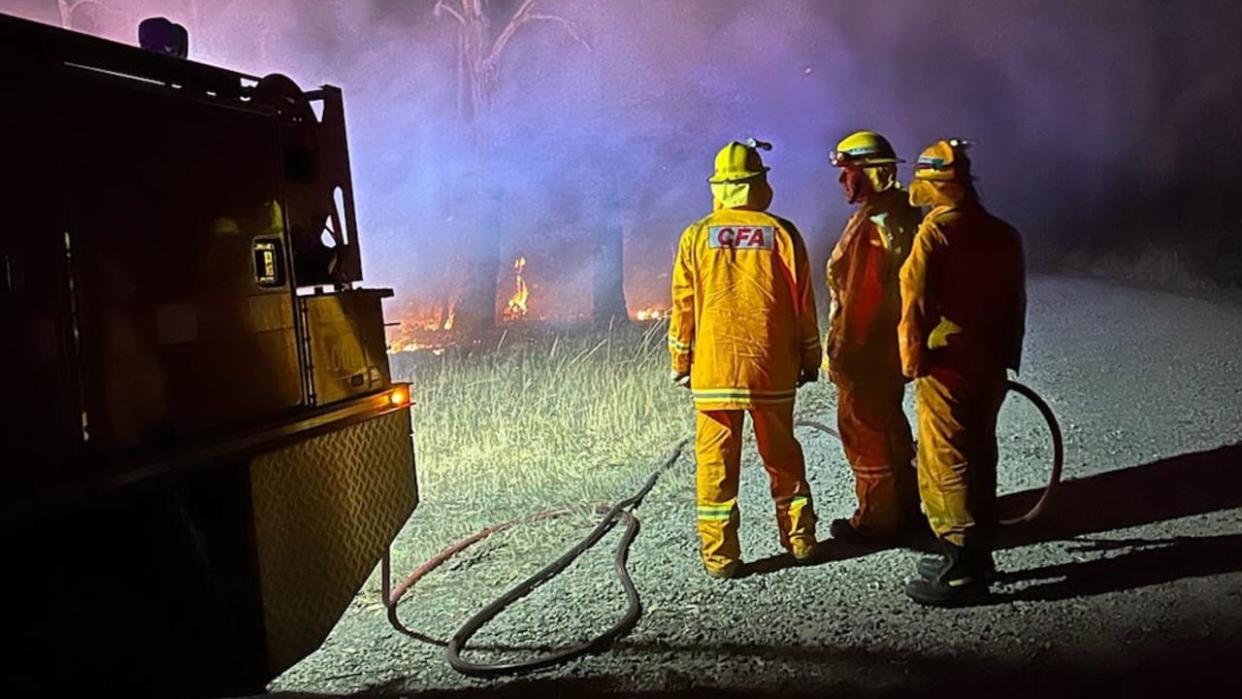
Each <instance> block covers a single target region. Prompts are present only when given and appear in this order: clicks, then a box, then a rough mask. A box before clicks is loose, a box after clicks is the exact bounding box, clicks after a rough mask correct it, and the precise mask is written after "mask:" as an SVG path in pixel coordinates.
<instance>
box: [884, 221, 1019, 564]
mask: <svg viewBox="0 0 1242 699" xmlns="http://www.w3.org/2000/svg"><path fill="white" fill-rule="evenodd" d="M1025 284H1026V282H1025V263H1024V261H1023V254H1022V240H1021V237H1020V236H1019V234H1018V232H1017V231H1016V230H1014V228H1013V227H1011V226H1010V225H1009V224H1007V223H1005V222H1004V221H1002V220H1000V219H998V218H996V217H995V216H992V215H991V214H990V213H988V212H987V211H986V210H985V209H984V208H983V207H982V206H980V205H979V204H978V203H977V202H974V201H970V200H967V201H964V202H961V203H957V204H951V205H941V206H937V207H936V208H934V209H933V210H932V211H931V213H929V214H928V216H927V218H926V219H925V220H924V221H923V224H922V226H920V227H919V231H918V234H917V235H916V236H915V239H914V248H913V250H912V251H911V253H910V257H909V259H908V260H906V263H905V265H904V266H903V267H902V269H901V293H902V317H901V326H900V330H899V335H900V340H901V342H900V347H901V361H902V370H903V372H904V373H905V374H906V376H909V377H912V378H916V381H915V401H916V405H917V408H918V418H919V454H918V479H919V494H920V496H921V497H922V501H923V509H924V512H925V513H926V514H927V519H928V522H929V523H930V525H931V528H932V530H933V531H934V532H935V533H936V535H937V536H939V537H941V538H944V539H946V540H948V541H949V542H950V543H952V544H953V545H955V546H959V547H966V546H979V547H982V548H986V549H990V548H991V546H992V538H993V536H994V532H995V523H996V459H997V449H996V416H997V414H998V413H999V412H1000V406H1001V402H1002V401H1003V400H1004V397H1005V380H1006V377H1005V370H1006V368H1010V369H1014V370H1015V371H1016V370H1017V369H1018V367H1019V363H1020V361H1021V356H1022V336H1023V334H1024V331H1025V324H1026V290H1025Z"/></svg>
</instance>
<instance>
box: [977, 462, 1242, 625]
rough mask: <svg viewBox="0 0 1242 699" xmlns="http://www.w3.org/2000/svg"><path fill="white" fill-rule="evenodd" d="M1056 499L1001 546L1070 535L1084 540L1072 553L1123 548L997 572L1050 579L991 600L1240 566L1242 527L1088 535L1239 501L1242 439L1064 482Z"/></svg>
mask: <svg viewBox="0 0 1242 699" xmlns="http://www.w3.org/2000/svg"><path fill="white" fill-rule="evenodd" d="M1035 497H1038V494H1037V493H1031V492H1029V491H1028V492H1026V493H1018V494H1015V495H1012V496H1007V497H1004V498H1002V501H1001V507H1002V508H1003V509H1002V511H1004V510H1006V509H1016V507H1015V503H1018V502H1022V503H1025V502H1030V501H1031V500H1033V498H1035ZM1053 498H1054V499H1053V501H1052V507H1051V509H1050V510H1049V511H1048V512H1046V513H1045V514H1044V515H1043V516H1042V517H1040V518H1039V519H1038V520H1036V521H1035V522H1034V523H1031V524H1028V525H1023V526H1020V527H1013V528H1011V529H1006V530H1003V531H1002V533H1001V541H1000V545H1001V547H1003V548H1009V547H1015V546H1022V545H1025V544H1031V543H1037V542H1041V541H1055V540H1069V541H1075V542H1079V543H1081V544H1082V545H1081V546H1078V547H1076V548H1071V549H1070V552H1071V553H1074V552H1078V553H1082V552H1096V553H1098V552H1103V551H1110V550H1123V549H1124V550H1127V552H1126V553H1124V554H1122V555H1119V556H1114V557H1111V558H1099V559H1096V560H1092V561H1086V562H1072V563H1062V564H1057V565H1051V566H1044V567H1041V568H1032V569H1028V570H1022V571H1016V572H1006V573H1002V574H1001V576H1000V581H1001V582H1020V581H1041V580H1047V581H1048V582H1045V583H1039V584H1035V585H1033V586H1031V587H1028V588H1026V589H1023V590H1021V591H1019V592H1015V593H1012V594H1003V593H1002V594H996V595H993V596H992V598H991V599H990V600H989V601H988V604H1003V603H1005V602H1010V601H1015V600H1029V601H1035V600H1042V601H1049V600H1060V599H1068V598H1072V597H1080V596H1087V595H1098V594H1103V593H1107V592H1116V591H1120V590H1132V589H1136V588H1140V587H1147V586H1150V585H1159V584H1161V583H1167V582H1171V581H1174V580H1180V579H1182V578H1190V577H1203V576H1209V575H1217V574H1222V573H1231V572H1236V571H1242V534H1230V535H1221V536H1204V537H1171V538H1167V539H1096V538H1090V537H1088V536H1087V535H1090V534H1096V533H1100V532H1108V531H1113V530H1117V529H1124V528H1127V527H1134V526H1139V525H1143V524H1152V523H1155V522H1164V521H1168V520H1173V519H1179V518H1182V517H1190V516H1194V515H1202V514H1207V513H1210V512H1218V511H1220V510H1228V509H1233V508H1238V507H1242V445H1239V444H1235V445H1232V446H1227V447H1221V448H1219V449H1213V450H1211V451H1204V452H1196V453H1193V454H1184V455H1181V456H1175V457H1172V458H1168V459H1162V460H1160V461H1155V462H1152V463H1150V464H1144V465H1142V466H1136V467H1133V468H1127V469H1119V470H1116V471H1109V472H1107V473H1101V474H1099V475H1095V476H1091V477H1089V478H1082V479H1078V480H1073V481H1067V482H1065V483H1063V484H1061V486H1060V487H1059V488H1058V489H1057V491H1056V493H1054V495H1053ZM1007 506H1008V507H1007ZM1240 601H1242V600H1240Z"/></svg>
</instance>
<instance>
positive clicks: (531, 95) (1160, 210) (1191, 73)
mask: <svg viewBox="0 0 1242 699" xmlns="http://www.w3.org/2000/svg"><path fill="white" fill-rule="evenodd" d="M492 3H493V5H494V6H496V9H497V10H498V11H499V12H500V14H505V12H504V11H505V10H510V11H511V10H512V8H514V7H515V6H516V4H515V3H516V0H492ZM194 5H195V3H194V2H192V1H191V0H145V1H140V0H101V2H100V3H99V4H98V5H97V6H92V7H87V8H83V11H82V14H81V15H79V17H78V23H79V24H78V26H79V28H81V29H84V30H87V31H92V32H95V33H99V34H103V35H105V36H109V37H111V38H116V39H119V40H123V41H127V42H131V43H132V41H133V37H134V35H135V30H134V27H136V24H137V21H138V19H140V18H141V17H144V16H150V15H156V14H163V15H166V16H169V17H170V18H172V19H174V20H176V21H181V22H183V23H185V24H187V25H188V26H190V30H191V56H192V58H195V59H198V60H203V61H206V62H211V63H217V64H221V65H225V66H228V67H232V68H235V69H238V70H241V71H243V72H249V73H253V74H265V73H269V72H277V71H279V72H285V73H287V74H289V75H291V76H292V77H294V78H295V79H296V80H297V81H298V82H299V83H300V84H301V85H303V86H304V87H310V86H313V85H317V84H320V83H325V82H326V83H332V84H337V85H340V86H342V87H343V88H344V90H345V96H346V106H347V110H348V120H349V128H350V140H351V148H352V162H353V171H354V179H355V187H356V195H357V202H358V208H359V217H360V221H359V223H360V229H361V236H362V239H363V259H364V264H365V266H366V272H367V279H368V282H369V283H370V284H372V285H392V286H396V287H397V288H398V289H399V291H400V292H401V293H404V294H410V295H413V296H415V297H425V298H427V300H428V301H429V302H430V301H434V300H436V299H435V296H436V295H437V294H440V293H443V291H444V289H445V286H446V284H449V283H450V279H449V277H451V275H452V274H454V273H455V272H453V271H452V270H454V269H458V268H457V267H455V265H456V264H458V263H459V262H460V261H461V259H462V256H463V254H466V253H468V251H467V250H463V246H464V245H466V243H464V242H463V241H464V240H466V237H467V235H468V234H471V235H472V234H475V233H477V232H467V231H465V230H464V229H465V228H468V227H469V226H471V225H473V226H477V225H478V224H477V217H475V218H471V213H472V212H474V211H475V210H477V208H478V207H479V206H480V205H481V203H480V202H479V201H477V197H478V191H479V190H478V187H477V181H478V180H477V178H478V177H479V172H480V169H479V167H480V166H479V165H478V164H477V163H474V162H472V158H471V155H470V154H471V152H472V151H471V144H470V139H469V136H468V134H467V132H466V130H464V129H463V128H462V124H461V120H460V117H459V114H458V111H457V85H458V83H457V80H458V76H457V64H456V53H455V51H456V48H455V43H454V30H455V27H454V26H453V24H452V21H451V20H450V19H448V18H445V17H439V18H437V17H435V16H433V13H432V7H433V5H434V0H316V1H311V0H303V1H301V2H298V1H295V0H270V1H268V2H264V3H261V4H260V3H254V2H245V1H242V0H216V1H214V2H212V1H211V0H198V2H197V7H195V6H194ZM538 5H539V7H540V10H541V11H542V12H546V13H555V14H556V15H558V16H560V17H563V18H564V19H565V20H567V21H569V22H572V23H573V24H574V25H575V26H577V27H578V28H580V29H581V31H582V33H583V35H584V36H585V37H586V38H587V40H588V42H589V43H590V48H589V49H588V48H586V47H584V46H583V45H582V44H581V43H579V42H577V41H575V40H574V38H573V37H572V36H571V35H570V34H569V33H568V32H566V31H564V30H563V28H562V27H561V26H560V25H559V24H558V23H556V22H552V21H547V22H533V23H530V24H528V25H527V26H525V27H523V28H522V29H521V31H520V32H518V34H517V35H516V36H515V37H514V39H513V41H512V42H511V43H510V45H509V47H508V49H507V51H506V52H505V54H504V55H503V60H502V61H501V62H500V73H499V89H498V93H497V98H496V106H495V116H496V120H497V121H496V125H495V130H494V139H495V149H494V152H493V153H492V154H491V156H490V158H489V160H488V161H487V162H486V163H484V164H482V165H481V168H482V169H481V172H482V177H483V180H484V181H485V182H486V186H487V187H488V188H489V190H490V191H492V192H495V193H498V194H497V196H498V201H499V202H500V205H501V215H500V216H499V217H497V218H496V219H495V225H496V230H488V231H485V233H486V234H487V235H491V236H496V237H497V239H498V240H499V241H500V245H501V248H502V250H503V255H504V257H502V268H503V267H504V266H505V265H504V260H505V259H509V260H511V259H512V258H513V257H516V256H517V255H518V254H524V255H526V257H527V258H528V260H529V262H530V264H529V266H528V275H529V278H530V279H531V283H532V289H533V292H532V299H533V303H534V304H537V303H538V298H539V289H540V286H541V285H543V286H547V287H558V288H580V289H581V290H582V291H583V293H584V294H588V295H589V291H588V290H589V288H590V286H589V281H588V279H589V273H590V265H589V257H590V246H591V243H590V240H589V238H590V235H589V232H590V231H592V230H593V229H594V228H593V227H595V226H598V225H600V222H601V221H604V220H612V221H616V222H617V225H618V226H619V227H620V229H621V230H623V231H624V241H625V251H626V263H625V266H626V274H627V287H628V290H629V293H630V295H631V297H632V298H631V301H632V304H631V305H642V304H643V303H644V302H647V301H656V300H659V299H660V298H661V297H662V296H663V295H664V294H666V293H667V277H666V275H667V268H668V267H669V265H670V263H671V256H672V251H673V249H674V247H675V244H676V241H677V237H678V235H679V233H680V231H681V230H682V228H683V227H684V226H685V225H686V224H687V223H689V222H691V221H693V220H695V219H697V218H699V217H701V216H702V215H704V214H705V213H706V212H707V211H708V210H709V208H710V199H709V198H710V195H709V192H708V189H707V185H706V182H705V178H706V177H707V175H708V174H709V171H710V167H711V160H712V156H713V155H714V153H715V151H716V149H718V148H719V147H720V146H721V145H723V144H724V143H725V142H727V141H728V140H731V139H734V138H742V137H745V136H751V135H753V136H757V137H760V138H763V139H765V140H769V141H772V142H773V143H774V144H775V146H776V147H775V150H773V151H772V152H770V153H768V154H766V158H767V160H768V164H769V165H771V166H772V173H771V181H772V184H773V188H774V190H775V192H776V198H775V201H774V204H773V210H774V211H776V212H778V213H780V214H781V215H783V216H785V217H787V218H789V219H791V220H793V221H795V222H796V223H797V224H798V225H799V226H800V227H801V229H802V232H803V234H804V235H805V236H806V238H807V239H808V243H809V245H810V248H811V251H812V254H813V255H814V259H815V260H816V267H818V266H819V263H820V262H821V261H822V260H823V259H824V258H825V257H826V256H827V253H828V250H829V249H830V246H831V245H832V243H833V241H834V240H835V238H836V236H837V235H838V233H839V231H840V229H841V227H842V225H843V224H844V221H845V219H846V218H847V216H848V214H849V210H848V207H847V205H846V204H845V202H844V200H843V198H842V196H841V195H840V192H839V190H838V186H837V184H836V181H835V179H836V177H835V175H836V173H835V172H833V171H832V170H831V169H830V168H829V167H828V165H827V161H826V156H827V152H828V151H829V150H830V149H831V148H832V146H833V145H834V144H835V143H836V141H837V140H838V139H839V138H840V137H841V136H843V135H845V134H846V133H848V132H849V131H852V130H854V129H858V128H870V129H875V130H878V131H880V132H882V133H884V134H886V135H887V136H888V137H889V138H890V140H892V141H893V143H894V145H895V146H896V147H897V149H898V152H899V153H900V154H901V155H902V156H904V157H906V158H907V159H913V157H914V156H916V155H917V153H918V151H919V150H921V149H922V147H923V146H925V145H926V144H928V143H930V142H931V141H933V140H935V139H937V138H940V137H944V136H962V137H966V138H969V139H971V140H974V141H976V142H977V144H978V145H977V146H976V147H975V149H974V151H973V153H972V156H973V158H974V161H975V173H976V175H977V176H978V178H979V188H980V190H981V191H982V193H983V196H984V198H985V201H986V202H987V204H988V206H989V207H990V208H991V209H992V210H993V211H995V212H996V213H997V214H999V215H1001V216H1002V217H1005V218H1007V219H1009V220H1010V221H1011V222H1013V223H1014V224H1015V225H1017V226H1018V228H1019V229H1020V230H1022V231H1023V233H1024V235H1025V237H1026V240H1027V245H1028V250H1029V251H1030V252H1031V255H1032V257H1033V258H1034V259H1035V260H1036V261H1044V262H1046V263H1052V262H1055V261H1056V260H1057V259H1059V256H1060V255H1061V254H1062V253H1064V252H1065V251H1068V250H1076V249H1092V250H1101V249H1109V248H1124V247H1127V246H1133V245H1135V244H1136V240H1138V239H1152V240H1160V239H1165V238H1170V237H1174V238H1175V239H1176V240H1178V241H1180V242H1181V243H1183V244H1185V243H1187V242H1189V243H1192V244H1196V245H1201V246H1202V247H1204V248H1207V249H1217V248H1219V247H1221V246H1223V245H1225V244H1226V243H1225V242H1224V241H1226V240H1229V238H1228V236H1231V235H1232V234H1233V233H1236V232H1237V228H1238V224H1239V217H1238V215H1237V213H1236V210H1235V207H1234V205H1233V204H1232V202H1234V201H1237V200H1238V196H1237V195H1238V193H1239V192H1238V188H1237V186H1236V185H1235V184H1234V183H1235V182H1236V180H1237V178H1236V175H1235V174H1234V172H1236V171H1237V169H1238V165H1240V164H1242V163H1240V162H1239V161H1242V120H1240V119H1238V118H1237V114H1236V113H1235V110H1236V109H1237V108H1238V105H1242V80H1240V79H1239V78H1240V77H1242V42H1239V41H1238V40H1237V37H1238V36H1239V35H1242V5H1240V4H1238V3H1235V2H1231V1H1229V0H1198V1H1197V2H1195V3H1171V2H1161V1H1159V0H1150V1H1146V2H1144V1H1139V0H1096V1H1094V2H1089V3H1084V2H1077V1H1075V0H1009V1H1007V2H994V1H992V0H921V1H915V0H885V1H876V2H870V3H859V2H853V1H849V0H840V1H829V0H822V1H817V0H766V1H765V0H623V1H622V0H616V1H614V2H594V1H589V0H538ZM0 10H2V11H10V12H14V13H15V14H20V15H25V16H28V17H34V18H36V19H40V20H43V21H48V22H52V23H55V22H57V21H58V20H57V13H56V3H55V2H53V1H52V0H0ZM194 21H196V22H197V24H196V25H195V24H194V23H193V22H194ZM903 177H908V171H904V172H903ZM1226 274H1227V275H1230V274H1231V275H1233V277H1232V280H1234V281H1237V280H1242V270H1238V269H1230V270H1226ZM505 291H507V289H506V287H504V286H502V287H501V292H502V293H503V292H505ZM569 300H570V301H572V300H573V299H569Z"/></svg>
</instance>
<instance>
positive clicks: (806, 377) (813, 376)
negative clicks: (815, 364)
mask: <svg viewBox="0 0 1242 699" xmlns="http://www.w3.org/2000/svg"><path fill="white" fill-rule="evenodd" d="M816 381H819V369H803V370H801V371H799V372H798V388H802V387H803V386H805V385H807V384H809V383H815V382H816Z"/></svg>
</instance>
